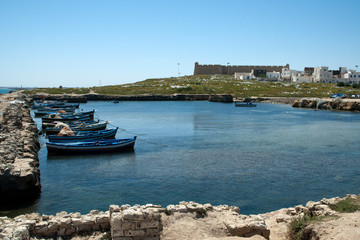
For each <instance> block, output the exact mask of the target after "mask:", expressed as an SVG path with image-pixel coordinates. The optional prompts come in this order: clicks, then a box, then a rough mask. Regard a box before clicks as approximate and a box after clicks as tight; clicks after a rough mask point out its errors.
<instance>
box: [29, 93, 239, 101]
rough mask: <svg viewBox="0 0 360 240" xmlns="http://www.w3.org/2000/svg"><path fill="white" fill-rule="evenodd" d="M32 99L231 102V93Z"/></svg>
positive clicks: (37, 97) (43, 96)
mask: <svg viewBox="0 0 360 240" xmlns="http://www.w3.org/2000/svg"><path fill="white" fill-rule="evenodd" d="M28 97H29V98H31V99H33V100H43V99H44V100H66V101H68V102H79V103H84V102H87V101H114V100H118V101H211V102H233V97H232V95H231V94H172V95H154V94H144V95H126V96H123V95H102V94H95V93H93V94H41V93H39V94H34V95H28Z"/></svg>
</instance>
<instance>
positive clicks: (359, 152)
mask: <svg viewBox="0 0 360 240" xmlns="http://www.w3.org/2000/svg"><path fill="white" fill-rule="evenodd" d="M81 107H82V108H83V109H84V111H86V110H92V109H96V112H97V115H98V116H99V117H100V118H101V119H104V120H108V121H110V123H111V124H112V125H114V126H119V127H121V128H123V129H125V130H126V131H122V132H118V134H117V137H118V138H126V137H131V136H134V135H137V136H138V140H137V142H136V144H135V151H134V152H127V153H112V154H97V155H77V156H72V155H68V156H47V150H46V148H42V149H41V151H40V152H39V157H40V171H41V184H42V193H41V197H40V199H39V201H38V202H37V204H36V205H35V206H34V207H33V210H34V211H37V212H40V213H43V214H54V213H56V212H59V211H63V210H65V211H67V212H78V211H79V212H82V213H88V212H89V211H90V210H92V209H99V210H107V209H108V207H109V205H110V204H120V205H121V204H131V205H133V204H146V203H153V204H161V205H162V206H166V205H169V204H177V203H178V202H179V201H195V202H199V203H211V204H214V205H218V204H228V205H236V206H238V207H240V209H241V212H242V213H244V214H250V213H254V214H256V213H263V212H268V211H272V210H276V209H279V208H282V207H291V206H294V205H297V204H305V203H306V202H307V201H309V200H320V199H321V198H323V197H333V196H343V195H344V194H347V193H359V192H360V178H359V175H360V157H359V156H360V148H359V143H360V134H359V130H360V114H358V113H345V112H331V111H314V110H308V109H297V108H292V107H291V106H288V105H276V104H258V106H257V107H256V108H235V107H234V105H233V104H224V103H211V102H207V101H204V102H120V103H119V104H114V103H111V102H89V103H87V104H82V105H81ZM42 141H44V139H42Z"/></svg>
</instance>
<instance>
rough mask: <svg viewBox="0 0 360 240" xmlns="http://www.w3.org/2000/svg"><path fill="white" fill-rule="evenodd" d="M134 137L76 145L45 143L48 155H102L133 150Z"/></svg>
mask: <svg viewBox="0 0 360 240" xmlns="http://www.w3.org/2000/svg"><path fill="white" fill-rule="evenodd" d="M135 141H136V136H135V137H133V138H127V139H111V140H98V141H91V142H76V143H54V142H48V143H46V146H47V150H48V153H50V154H51V153H102V152H113V151H126V150H133V149H134V145H135Z"/></svg>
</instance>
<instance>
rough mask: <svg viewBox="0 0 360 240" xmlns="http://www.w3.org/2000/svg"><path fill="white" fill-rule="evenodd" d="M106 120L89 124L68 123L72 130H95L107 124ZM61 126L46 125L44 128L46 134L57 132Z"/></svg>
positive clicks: (102, 128) (103, 127)
mask: <svg viewBox="0 0 360 240" xmlns="http://www.w3.org/2000/svg"><path fill="white" fill-rule="evenodd" d="M107 124H108V122H101V123H100V122H95V123H91V124H83V125H82V124H77V125H69V126H70V129H71V130H72V131H96V130H104V129H105V128H106V126H107ZM61 129H62V127H47V128H45V129H44V130H45V132H46V134H47V135H54V134H58V133H59V132H60V130H61Z"/></svg>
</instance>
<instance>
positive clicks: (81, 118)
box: [41, 114, 94, 123]
mask: <svg viewBox="0 0 360 240" xmlns="http://www.w3.org/2000/svg"><path fill="white" fill-rule="evenodd" d="M41 120H42V122H43V123H48V122H54V121H58V122H74V121H88V120H94V115H93V114H92V115H91V114H90V115H75V116H58V117H42V118H41Z"/></svg>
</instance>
